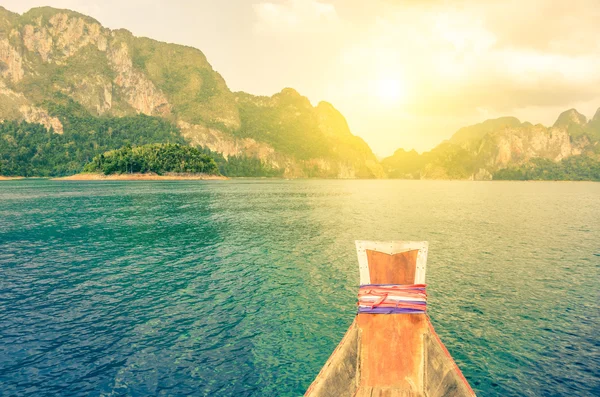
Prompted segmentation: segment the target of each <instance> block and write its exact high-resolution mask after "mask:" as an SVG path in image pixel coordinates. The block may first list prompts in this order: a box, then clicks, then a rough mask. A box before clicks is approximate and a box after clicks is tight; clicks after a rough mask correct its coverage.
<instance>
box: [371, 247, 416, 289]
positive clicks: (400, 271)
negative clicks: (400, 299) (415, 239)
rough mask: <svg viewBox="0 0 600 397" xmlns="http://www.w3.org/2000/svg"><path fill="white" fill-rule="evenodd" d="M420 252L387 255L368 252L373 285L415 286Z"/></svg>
mask: <svg viewBox="0 0 600 397" xmlns="http://www.w3.org/2000/svg"><path fill="white" fill-rule="evenodd" d="M418 253H419V250H412V251H406V252H401V253H399V254H394V255H390V254H386V253H383V252H377V251H371V250H367V259H368V262H369V276H370V278H371V284H403V285H405V284H414V282H415V272H416V269H417V254H418Z"/></svg>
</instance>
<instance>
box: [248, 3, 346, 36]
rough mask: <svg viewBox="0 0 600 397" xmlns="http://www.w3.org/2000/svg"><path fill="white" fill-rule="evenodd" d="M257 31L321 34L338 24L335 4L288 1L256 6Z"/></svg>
mask: <svg viewBox="0 0 600 397" xmlns="http://www.w3.org/2000/svg"><path fill="white" fill-rule="evenodd" d="M253 8H254V12H255V14H256V17H257V21H256V24H255V29H256V30H257V31H259V32H264V33H278V32H287V33H289V32H319V31H324V30H328V29H331V28H333V27H335V25H337V23H338V15H337V12H336V9H335V6H334V5H333V4H327V3H323V2H320V1H315V0H288V1H284V2H281V3H271V2H269V3H259V4H256V5H254V7H253Z"/></svg>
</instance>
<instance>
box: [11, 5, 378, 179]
mask: <svg viewBox="0 0 600 397" xmlns="http://www.w3.org/2000/svg"><path fill="white" fill-rule="evenodd" d="M69 102H75V103H76V104H77V105H81V106H82V107H83V109H85V111H87V113H88V114H87V115H85V117H96V118H119V117H126V116H134V115H139V114H141V115H147V116H152V117H157V118H161V119H164V120H167V121H169V122H170V123H172V124H173V125H176V126H177V127H178V128H179V130H180V131H181V134H182V135H183V137H185V138H186V139H187V140H188V142H190V143H191V144H193V145H198V146H203V147H206V148H208V149H210V150H212V151H215V152H219V153H222V154H223V155H224V156H225V157H229V156H239V155H243V156H251V157H257V158H259V159H261V160H262V161H263V162H265V163H267V164H268V165H269V166H271V167H275V168H279V169H281V170H282V173H283V175H284V176H288V177H303V176H320V177H338V178H355V177H366V178H371V177H381V176H383V172H382V168H381V165H380V164H379V163H378V162H377V161H376V158H375V156H374V155H373V153H372V152H371V149H370V148H369V146H368V145H367V144H366V143H365V142H364V141H363V140H362V139H361V138H359V137H356V136H354V135H352V134H351V132H350V130H349V129H348V126H347V124H346V122H345V120H344V118H343V116H342V115H341V114H340V113H339V112H337V111H336V110H335V109H334V108H333V106H331V105H329V104H326V103H322V104H319V105H318V106H316V107H313V106H312V105H311V104H310V102H309V101H308V99H306V98H304V97H302V96H301V95H299V94H298V93H296V92H295V91H294V90H291V89H285V90H283V91H282V92H281V93H279V94H276V95H274V96H273V97H270V98H264V97H255V96H252V95H250V94H246V93H233V92H231V91H230V90H229V88H228V87H227V84H226V82H225V80H224V79H223V77H222V76H221V75H220V74H219V73H217V72H216V71H215V70H214V69H213V68H212V67H211V65H210V63H209V62H208V60H207V59H206V57H205V56H204V54H203V53H202V52H201V51H200V50H197V49H195V48H191V47H186V46H181V45H176V44H167V43H161V42H158V41H155V40H152V39H148V38H140V37H135V36H133V35H132V34H131V33H130V32H128V31H126V30H123V29H120V30H110V29H107V28H105V27H103V26H102V25H101V24H100V23H99V22H98V21H96V20H94V19H93V18H90V17H87V16H85V15H82V14H79V13H76V12H73V11H68V10H59V9H54V8H49V7H42V8H34V9H32V10H30V11H29V12H26V13H25V14H23V15H19V14H15V13H12V12H10V11H8V10H6V9H4V8H1V7H0V120H25V121H28V122H32V123H41V124H42V125H44V126H45V127H46V128H48V129H50V128H51V129H52V130H53V131H54V133H57V134H62V133H63V132H64V131H65V129H67V128H69V126H72V123H70V122H69V118H70V116H73V115H72V114H71V113H69V112H68V109H72V108H74V106H66V105H69ZM59 108H60V110H58V109H59ZM65 109H67V110H65ZM78 117H82V116H81V115H79V116H78ZM96 133H100V132H99V131H96ZM138 133H143V131H139V132H138ZM145 143H152V142H145Z"/></svg>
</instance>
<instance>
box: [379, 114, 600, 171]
mask: <svg viewBox="0 0 600 397" xmlns="http://www.w3.org/2000/svg"><path fill="white" fill-rule="evenodd" d="M599 145H600V109H598V111H597V112H596V114H595V115H594V117H593V118H592V119H591V120H590V121H588V120H587V119H586V117H585V116H584V115H582V114H580V113H578V112H577V111H576V110H575V109H570V110H567V111H565V112H563V113H561V115H560V116H559V117H558V119H557V120H556V122H555V123H554V125H553V126H552V127H545V126H543V125H540V124H538V125H532V124H531V123H528V122H524V123H521V122H520V121H519V120H518V119H516V118H514V117H502V118H499V119H494V120H487V121H485V122H483V123H480V124H476V125H473V126H469V127H465V128H461V129H460V130H458V131H457V132H456V133H455V134H454V135H453V136H452V137H451V138H450V139H449V140H448V141H446V142H444V143H442V144H440V145H439V146H437V147H436V148H435V149H433V150H432V151H430V152H426V153H423V154H422V155H419V154H417V153H416V152H405V151H403V150H398V151H397V152H396V153H394V155H393V156H390V157H388V158H386V159H384V160H383V162H382V163H383V166H384V168H385V170H386V172H387V173H388V174H389V175H390V176H391V177H399V178H417V179H418V178H420V179H473V180H487V179H491V178H492V174H493V173H494V172H496V171H498V170H499V169H503V168H507V167H509V166H518V165H523V164H526V163H528V162H529V161H531V160H532V159H536V158H543V159H548V160H552V161H554V162H558V161H561V160H564V159H566V158H569V157H571V156H576V155H588V156H592V157H596V156H597V154H596V153H598V149H600V146H599Z"/></svg>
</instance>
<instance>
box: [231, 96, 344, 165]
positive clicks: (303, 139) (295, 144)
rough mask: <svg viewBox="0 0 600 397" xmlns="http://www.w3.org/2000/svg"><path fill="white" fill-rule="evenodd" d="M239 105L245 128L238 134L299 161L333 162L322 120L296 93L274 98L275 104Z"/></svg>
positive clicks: (250, 102)
mask: <svg viewBox="0 0 600 397" xmlns="http://www.w3.org/2000/svg"><path fill="white" fill-rule="evenodd" d="M248 98H251V97H250V96H244V98H243V99H244V100H241V101H240V102H239V110H240V119H241V122H242V127H241V128H240V130H238V131H236V132H235V134H236V135H237V136H239V137H242V138H252V139H255V140H257V141H260V142H266V143H268V144H270V145H271V146H273V147H274V148H275V150H277V151H279V152H282V153H286V154H288V155H292V156H294V157H295V158H297V159H299V160H307V159H311V158H318V157H325V158H331V157H332V153H331V151H330V149H329V148H330V145H329V144H328V141H327V139H326V137H325V135H324V134H323V132H322V131H321V130H320V128H319V120H318V117H317V114H316V112H315V111H314V108H313V107H312V106H311V104H310V102H309V101H308V99H306V98H304V97H301V96H300V95H299V94H298V93H296V92H295V91H293V90H284V91H283V92H282V93H280V94H277V95H275V96H274V97H273V103H272V104H269V106H263V105H262V104H260V103H258V102H259V101H261V100H263V101H264V100H267V101H269V100H270V99H268V98H267V99H263V98H260V97H257V98H256V99H248Z"/></svg>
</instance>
